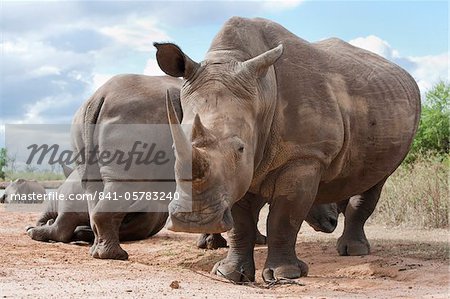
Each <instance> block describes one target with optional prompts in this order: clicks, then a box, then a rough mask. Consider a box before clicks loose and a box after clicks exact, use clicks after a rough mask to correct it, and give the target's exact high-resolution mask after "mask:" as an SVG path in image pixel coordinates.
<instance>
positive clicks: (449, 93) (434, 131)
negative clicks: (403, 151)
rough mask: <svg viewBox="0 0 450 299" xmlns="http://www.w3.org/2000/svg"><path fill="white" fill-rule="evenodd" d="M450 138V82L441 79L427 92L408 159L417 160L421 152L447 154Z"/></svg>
mask: <svg viewBox="0 0 450 299" xmlns="http://www.w3.org/2000/svg"><path fill="white" fill-rule="evenodd" d="M449 139H450V84H449V83H446V82H444V81H441V82H439V83H438V84H436V85H435V86H434V87H433V88H432V89H430V90H429V91H428V92H427V93H426V94H425V101H424V102H423V103H422V114H421V118H420V123H419V128H418V130H417V134H416V137H415V139H414V142H413V145H412V148H411V151H410V157H409V159H408V160H410V161H411V160H415V158H416V157H417V156H418V155H421V154H434V155H442V156H445V155H447V154H448V152H449Z"/></svg>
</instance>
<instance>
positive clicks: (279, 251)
mask: <svg viewBox="0 0 450 299" xmlns="http://www.w3.org/2000/svg"><path fill="white" fill-rule="evenodd" d="M320 169H321V167H320V164H319V163H315V162H314V161H310V162H308V161H304V162H303V163H301V164H300V163H299V164H297V165H295V166H291V167H290V168H289V169H287V170H285V171H284V172H283V173H282V174H281V175H280V176H279V177H278V179H277V185H276V187H275V188H276V190H275V192H276V193H275V196H274V198H273V199H272V202H271V203H270V209H269V216H268V219H267V244H268V253H267V260H266V263H265V266H264V270H263V273H262V274H263V279H264V281H266V282H270V281H274V280H277V279H280V278H299V277H301V276H306V275H307V274H308V266H307V264H306V263H304V262H303V261H301V260H300V259H298V258H297V254H296V252H295V244H296V241H297V234H298V231H299V230H300V227H301V224H302V222H303V220H304V219H305V218H306V216H307V214H308V212H309V209H310V208H311V206H312V204H313V202H314V199H315V197H316V193H317V188H318V185H319V181H320Z"/></svg>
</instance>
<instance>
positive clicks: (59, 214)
mask: <svg viewBox="0 0 450 299" xmlns="http://www.w3.org/2000/svg"><path fill="white" fill-rule="evenodd" d="M63 168H64V174H65V175H66V177H67V178H66V180H65V181H64V183H63V184H62V185H61V186H60V187H59V188H58V190H57V193H58V194H60V195H62V198H63V200H58V201H48V202H47V207H46V210H45V211H44V212H43V213H42V215H41V217H40V218H39V219H38V221H37V224H36V226H35V227H28V228H27V233H28V235H29V236H30V237H31V238H32V239H33V240H37V241H44V242H47V241H50V240H51V241H57V242H71V241H85V242H93V241H94V233H93V231H92V229H91V228H90V221H89V213H88V203H87V201H86V200H73V199H74V198H75V196H74V195H79V194H84V190H83V188H82V187H81V179H80V176H79V174H78V172H77V171H76V170H72V169H70V168H69V167H67V166H63ZM70 196H72V197H70ZM157 216H158V215H155V214H154V213H129V214H127V215H126V216H125V217H124V219H123V220H122V223H121V225H120V227H119V239H120V241H133V240H142V239H145V238H148V237H150V236H152V235H154V234H156V233H158V232H159V231H160V230H161V228H162V227H163V226H164V224H165V220H166V216H167V215H164V214H161V215H160V217H157Z"/></svg>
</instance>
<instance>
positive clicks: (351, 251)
mask: <svg viewBox="0 0 450 299" xmlns="http://www.w3.org/2000/svg"><path fill="white" fill-rule="evenodd" d="M385 182H386V179H384V180H383V181H381V182H380V183H378V184H377V185H375V186H374V187H372V188H370V189H369V190H367V191H366V192H364V193H363V194H361V195H356V196H353V197H351V198H350V199H349V200H348V203H347V206H346V208H345V213H344V215H345V222H344V232H343V233H342V236H341V237H340V238H339V239H338V241H337V245H336V249H337V251H338V253H339V255H367V254H369V253H370V245H369V241H367V237H366V234H365V233H364V224H365V223H366V220H367V219H368V218H369V217H370V215H372V213H373V211H374V209H375V206H376V205H377V202H378V199H379V198H380V194H381V190H382V188H383V185H384V183H385Z"/></svg>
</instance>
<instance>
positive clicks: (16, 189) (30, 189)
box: [0, 179, 47, 204]
mask: <svg viewBox="0 0 450 299" xmlns="http://www.w3.org/2000/svg"><path fill="white" fill-rule="evenodd" d="M33 193H34V194H36V195H37V194H42V195H44V194H47V192H46V191H45V189H44V187H42V186H41V185H40V184H39V183H38V182H37V181H34V180H24V179H17V180H15V181H14V182H11V183H10V184H9V185H8V187H6V189H5V193H4V194H3V195H2V197H1V198H0V203H24V204H30V203H41V202H42V201H40V200H38V199H37V198H36V197H35V196H32V198H33V199H34V200H26V201H22V200H20V201H17V200H13V199H12V198H11V195H12V194H18V195H24V194H25V195H30V196H31V195H32V194H33Z"/></svg>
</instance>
